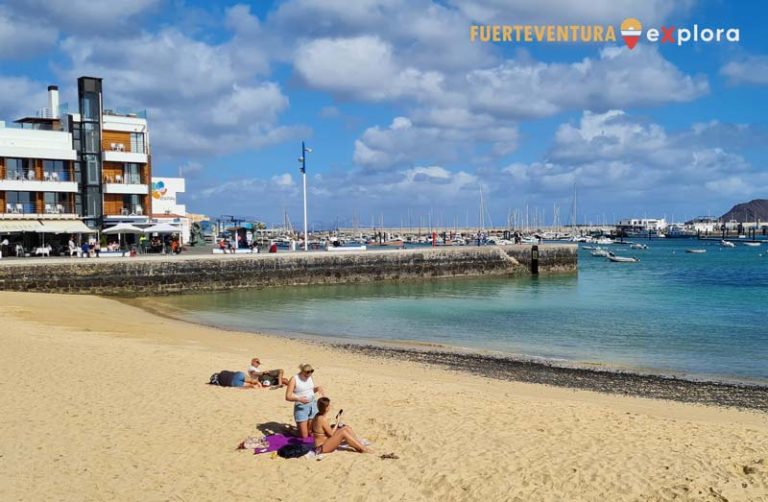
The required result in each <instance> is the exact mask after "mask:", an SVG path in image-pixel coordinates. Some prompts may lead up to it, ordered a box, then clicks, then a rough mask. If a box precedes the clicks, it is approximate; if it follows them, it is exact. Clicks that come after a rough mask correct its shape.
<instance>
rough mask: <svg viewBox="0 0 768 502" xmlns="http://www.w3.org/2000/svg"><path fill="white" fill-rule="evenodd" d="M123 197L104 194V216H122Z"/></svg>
mask: <svg viewBox="0 0 768 502" xmlns="http://www.w3.org/2000/svg"><path fill="white" fill-rule="evenodd" d="M122 211H123V196H122V195H120V194H113V193H108V194H104V214H106V215H108V216H115V215H120V214H122Z"/></svg>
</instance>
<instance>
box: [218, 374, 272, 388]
mask: <svg viewBox="0 0 768 502" xmlns="http://www.w3.org/2000/svg"><path fill="white" fill-rule="evenodd" d="M208 383H209V384H211V385H219V386H221V387H239V388H241V389H253V388H257V389H261V388H262V387H261V383H259V382H258V381H257V380H254V379H252V378H250V377H249V376H248V375H246V374H245V373H243V372H242V371H227V370H221V371H219V372H218V373H214V374H213V375H211V379H210V381H209V382H208Z"/></svg>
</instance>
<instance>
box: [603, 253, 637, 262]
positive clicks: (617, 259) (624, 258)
mask: <svg viewBox="0 0 768 502" xmlns="http://www.w3.org/2000/svg"><path fill="white" fill-rule="evenodd" d="M608 259H609V260H611V261H612V262H614V263H637V262H639V261H640V260H638V259H637V258H635V257H634V256H616V255H615V254H609V255H608Z"/></svg>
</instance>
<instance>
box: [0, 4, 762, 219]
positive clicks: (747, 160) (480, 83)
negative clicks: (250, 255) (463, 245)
mask: <svg viewBox="0 0 768 502" xmlns="http://www.w3.org/2000/svg"><path fill="white" fill-rule="evenodd" d="M629 17H633V18H637V19H638V20H640V22H641V23H642V24H643V28H644V29H645V30H646V31H647V29H649V28H657V29H658V28H660V27H662V26H663V27H666V28H669V27H670V26H675V27H676V29H677V28H687V29H690V30H693V26H694V25H698V27H699V29H703V28H711V29H717V28H722V29H729V28H734V29H738V30H739V40H738V42H728V41H721V42H714V41H713V42H708V43H707V42H703V41H699V42H686V43H684V44H682V45H678V43H677V39H680V38H681V37H680V36H679V35H678V36H677V37H676V42H675V43H659V42H656V43H653V42H650V41H647V40H646V39H641V40H640V42H639V43H638V44H637V46H636V47H635V48H634V49H631V50H630V49H629V48H628V47H627V46H626V45H625V43H624V41H623V40H622V38H621V36H620V34H619V33H618V30H619V26H620V24H621V22H622V21H623V20H624V19H626V18H629ZM766 18H768V4H764V3H763V2H727V1H725V0H683V1H678V2H669V1H664V0H647V1H643V2H640V1H637V0H633V1H629V0H591V1H584V2H575V1H568V0H539V1H538V2H529V1H523V0H479V1H475V2H465V1H459V0H444V1H440V2H437V1H431V0H408V1H406V0H354V1H349V0H343V1H342V0H287V1H284V2H270V1H262V0H258V1H253V2H242V1H241V2H212V1H182V0H176V1H173V0H110V1H109V2H94V1H93V0H66V1H64V0H3V1H0V120H6V121H8V122H10V121H12V120H13V119H15V118H18V117H20V116H23V115H29V114H33V113H34V112H35V111H36V110H38V109H40V108H42V107H44V106H46V102H47V101H46V99H47V98H46V89H47V86H48V85H49V84H57V85H59V88H60V91H61V101H62V102H68V103H70V109H71V110H72V109H74V108H76V103H77V100H76V93H77V88H76V80H77V78H78V77H79V76H82V75H88V76H96V77H102V78H103V79H104V82H103V85H104V102H105V108H113V109H121V110H133V111H136V110H146V111H147V113H148V117H149V128H150V143H151V147H152V160H153V174H154V175H155V176H177V175H178V174H179V173H182V174H183V176H184V177H185V178H186V179H187V193H185V194H183V195H181V196H180V202H182V203H186V204H187V209H188V211H191V212H197V213H204V214H207V215H208V216H210V217H211V218H216V217H219V216H220V215H239V216H244V217H248V218H254V219H258V220H260V221H264V222H266V223H268V224H280V223H281V222H282V221H283V218H284V215H285V214H287V215H288V217H289V218H290V220H291V222H292V223H293V224H294V225H295V226H299V225H300V224H301V221H302V179H301V174H300V172H299V162H298V160H297V159H298V157H299V156H300V155H301V142H302V141H306V143H307V146H309V147H310V148H312V152H311V153H309V154H308V155H307V159H306V160H307V183H308V201H309V202H308V204H309V221H310V224H311V225H312V226H313V227H316V228H317V227H330V226H336V225H340V226H351V225H352V224H354V223H357V224H359V225H360V226H368V225H371V224H372V223H375V224H376V225H379V224H380V223H381V222H382V221H383V222H384V225H385V226H390V227H392V226H400V225H402V226H416V225H419V224H422V225H426V224H428V222H430V221H431V223H432V224H433V225H437V226H444V227H448V226H454V225H458V226H463V225H470V226H474V225H477V224H478V223H479V220H480V198H481V195H480V194H481V191H482V196H483V201H484V204H485V208H486V211H485V214H484V215H483V216H484V218H483V219H484V222H485V224H486V225H489V224H493V225H495V226H502V225H504V224H505V223H506V222H507V221H509V220H510V219H511V220H512V221H521V220H524V218H525V215H526V212H527V214H528V219H529V223H533V220H534V218H535V219H536V220H537V221H538V222H539V223H543V224H551V223H552V222H553V220H555V218H557V219H556V221H558V222H560V223H563V224H565V223H568V222H570V221H571V208H572V200H573V194H574V186H575V187H576V208H577V210H576V218H577V220H578V222H579V223H585V222H586V223H602V222H608V223H610V222H614V221H615V220H617V219H619V218H626V217H666V218H667V219H668V220H676V221H680V220H684V219H687V218H691V217H694V216H701V215H720V214H723V213H724V212H726V211H727V210H728V209H729V208H730V207H731V206H732V205H733V204H735V203H738V202H743V201H747V200H751V199H754V198H768V164H767V163H766V161H768V155H767V151H766V145H768V121H767V120H766V117H765V110H766V109H767V108H768V106H766V105H768V100H766V97H767V94H766V91H767V90H768V35H766V33H765V28H764V26H762V24H764V20H765V19H766ZM489 24H491V25H505V24H509V25H515V24H517V25H525V24H531V25H550V24H552V25H561V24H567V25H571V24H586V25H603V26H605V25H612V26H614V27H615V29H616V32H617V33H616V34H617V40H616V41H615V42H590V43H573V42H567V43H547V42H535V41H534V42H525V41H521V42H496V43H494V42H480V41H474V42H473V41H471V40H470V26H472V25H489ZM675 33H676V32H675Z"/></svg>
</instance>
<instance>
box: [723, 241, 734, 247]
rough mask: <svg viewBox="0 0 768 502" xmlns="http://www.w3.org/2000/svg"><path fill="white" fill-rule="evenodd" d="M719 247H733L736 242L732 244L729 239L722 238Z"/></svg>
mask: <svg viewBox="0 0 768 502" xmlns="http://www.w3.org/2000/svg"><path fill="white" fill-rule="evenodd" d="M720 247H724V248H735V247H736V244H734V243H733V242H731V241H726V240H722V241H720Z"/></svg>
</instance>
